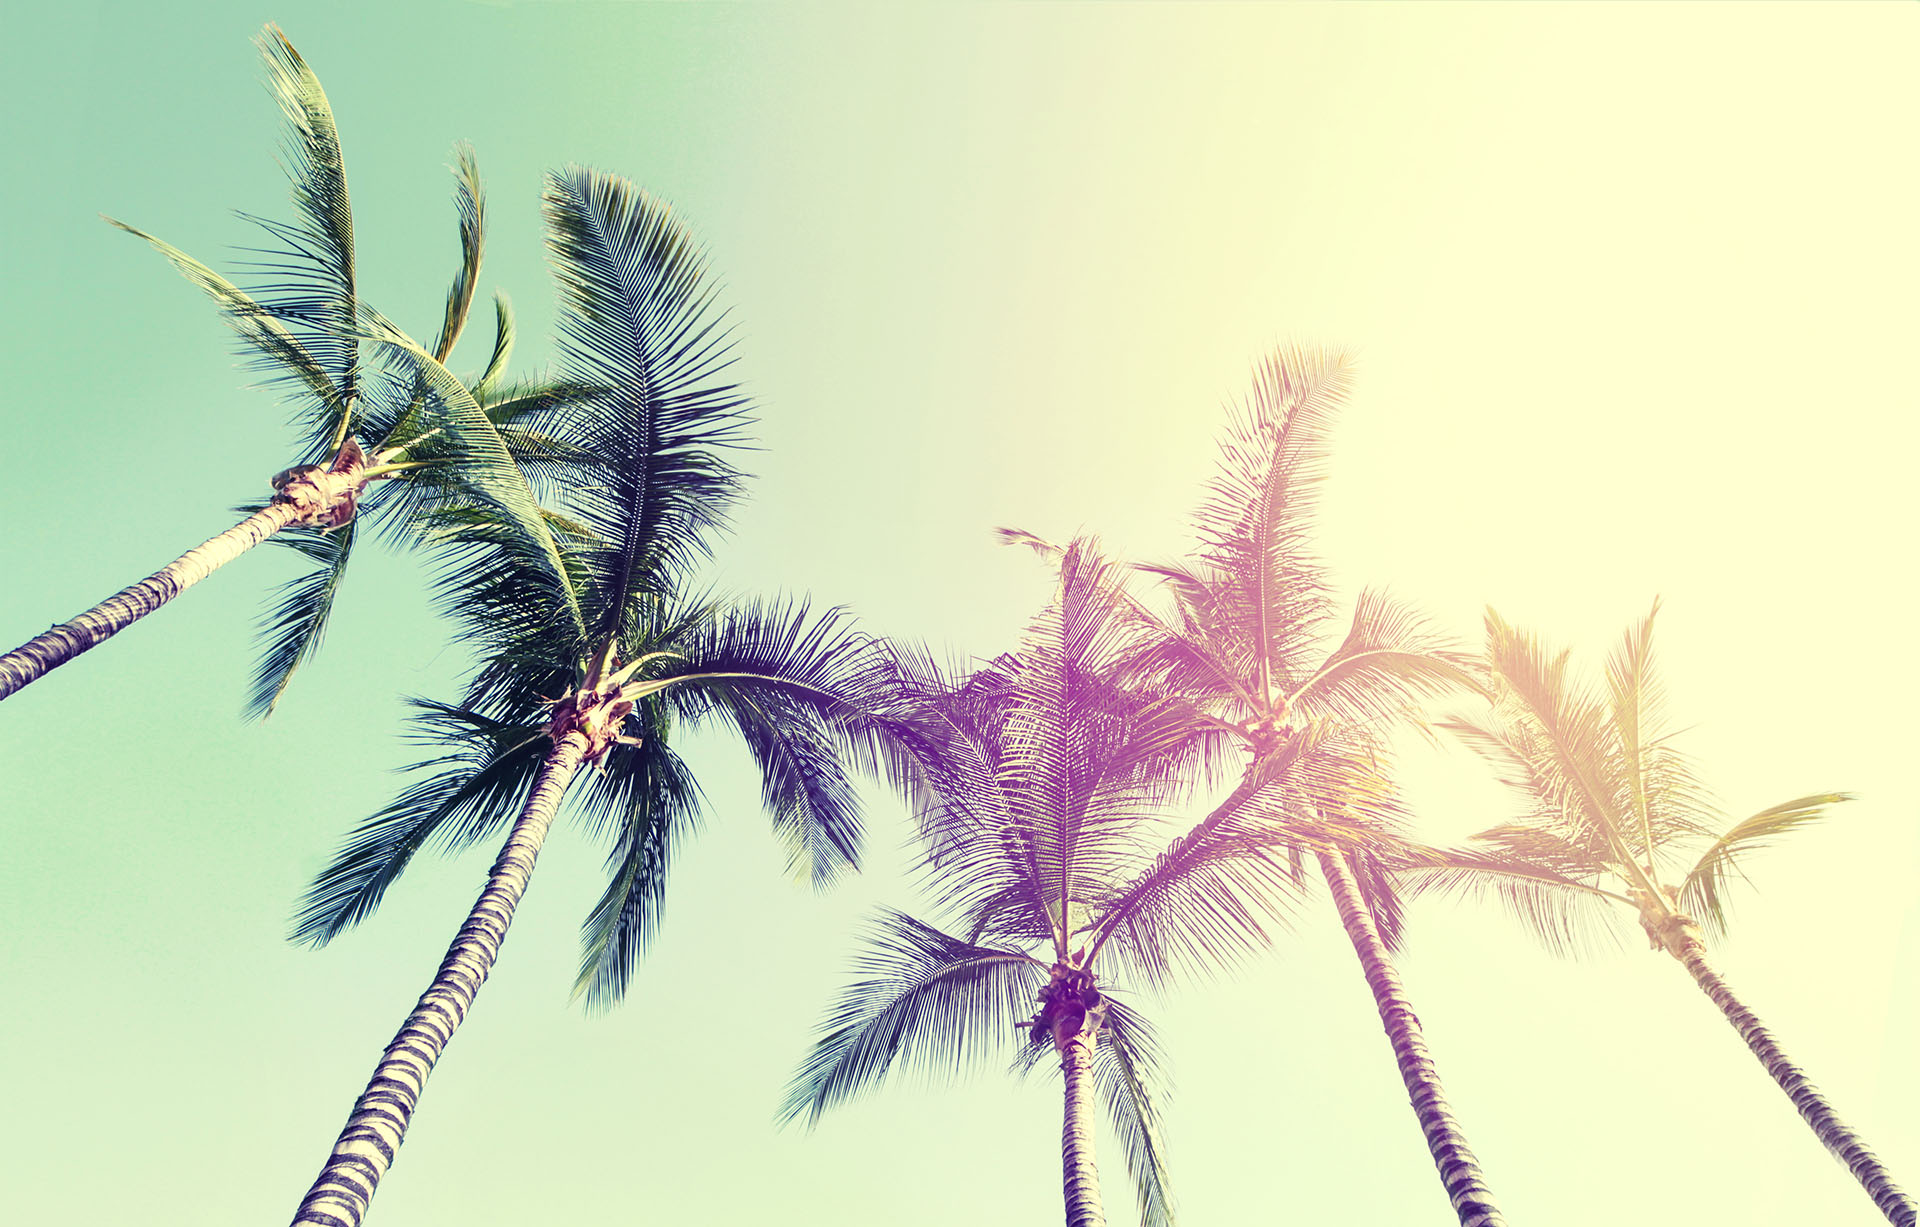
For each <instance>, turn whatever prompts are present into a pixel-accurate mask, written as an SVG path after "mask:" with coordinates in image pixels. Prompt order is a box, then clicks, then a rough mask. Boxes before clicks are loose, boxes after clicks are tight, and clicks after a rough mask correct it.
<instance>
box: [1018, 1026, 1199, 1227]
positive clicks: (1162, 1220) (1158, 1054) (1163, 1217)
mask: <svg viewBox="0 0 1920 1227" xmlns="http://www.w3.org/2000/svg"><path fill="white" fill-rule="evenodd" d="M1101 998H1102V1000H1104V1001H1105V1002H1106V1007H1107V1008H1106V1016H1105V1019H1104V1021H1103V1022H1102V1023H1101V1025H1100V1029H1099V1030H1098V1031H1096V1032H1095V1033H1094V1049H1093V1079H1094V1086H1095V1088H1096V1089H1097V1090H1098V1092H1099V1094H1100V1100H1101V1105H1102V1106H1103V1107H1104V1108H1105V1109H1106V1112H1107V1122H1108V1124H1109V1125H1110V1126H1111V1127H1112V1129H1113V1131H1114V1135H1115V1137H1116V1138H1117V1139H1118V1140H1119V1142H1120V1149H1121V1150H1122V1152H1124V1154H1125V1155H1126V1159H1127V1174H1128V1175H1129V1176H1131V1177H1132V1178H1133V1191H1134V1196H1135V1198H1136V1199H1137V1200H1138V1202H1139V1205H1140V1222H1141V1227H1172V1224H1173V1222H1174V1215H1173V1196H1172V1190H1171V1188H1170V1186H1169V1183H1168V1177H1167V1159H1166V1143H1165V1142H1164V1141H1162V1140H1161V1129H1160V1112H1159V1105H1160V1104H1162V1103H1164V1102H1166V1099H1167V1094H1168V1088H1169V1085H1170V1083H1169V1081H1168V1079H1167V1077H1166V1074H1165V1063H1166V1058H1165V1056H1164V1054H1163V1051H1162V1049H1161V1047H1160V1044H1159V1041H1158V1039H1157V1038H1156V1037H1155V1036H1154V1034H1153V1030H1152V1028H1151V1026H1150V1025H1149V1024H1148V1023H1147V1020H1146V1019H1145V1017H1143V1016H1142V1015H1141V1014H1140V1013H1139V1011H1137V1010H1134V1009H1133V1008H1132V1007H1130V1006H1128V1005H1127V1004H1126V1003H1125V1002H1124V1001H1123V1000H1121V999H1120V997H1118V996H1117V995H1116V994H1115V993H1113V992H1112V991H1106V992H1103V993H1101ZM1057 1055H1058V1050H1057V1049H1056V1048H1054V1046H1053V1045H1052V1044H1051V1043H1049V1042H1048V1041H1047V1039H1046V1037H1045V1036H1044V1035H1043V1036H1041V1037H1039V1038H1037V1039H1031V1040H1030V1041H1029V1042H1027V1043H1025V1044H1022V1045H1021V1046H1020V1048H1019V1049H1018V1050H1017V1051H1016V1052H1015V1054H1014V1058H1013V1062H1012V1066H1011V1072H1012V1073H1013V1074H1014V1076H1016V1077H1020V1078H1024V1077H1027V1076H1029V1075H1030V1074H1032V1073H1033V1071H1034V1070H1035V1069H1037V1068H1039V1067H1040V1066H1041V1065H1042V1064H1045V1065H1046V1066H1047V1067H1048V1069H1049V1070H1050V1071H1051V1072H1052V1073H1055V1074H1058V1073H1059V1072H1060V1066H1059V1064H1058V1062H1054V1061H1048V1060H1047V1058H1048V1057H1053V1056H1057ZM1156 1101H1157V1102H1156Z"/></svg>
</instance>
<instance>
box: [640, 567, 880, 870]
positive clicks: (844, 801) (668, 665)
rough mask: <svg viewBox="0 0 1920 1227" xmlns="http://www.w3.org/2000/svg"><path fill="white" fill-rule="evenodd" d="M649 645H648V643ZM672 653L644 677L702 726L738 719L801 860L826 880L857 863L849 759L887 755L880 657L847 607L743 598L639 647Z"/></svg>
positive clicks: (770, 803)
mask: <svg viewBox="0 0 1920 1227" xmlns="http://www.w3.org/2000/svg"><path fill="white" fill-rule="evenodd" d="M643 645H644V646H643ZM649 650H665V651H670V652H671V654H672V655H671V658H669V659H667V660H665V661H664V662H663V667H662V668H661V669H660V670H659V671H658V672H657V674H655V675H653V676H652V677H650V678H649V679H648V680H647V681H646V682H645V683H644V685H646V686H648V687H651V688H654V689H656V690H658V691H660V692H661V693H663V694H664V695H665V696H666V698H667V700H668V701H669V702H671V703H673V704H674V706H675V707H676V709H677V710H678V711H679V713H680V714H681V715H682V716H683V717H684V718H685V719H687V720H688V721H689V722H690V723H691V724H693V725H695V726H698V725H701V724H703V723H706V722H708V721H710V720H720V721H723V722H725V723H726V724H728V725H730V726H731V727H732V729H733V730H734V732H736V733H737V734H738V735H739V736H740V738H741V740H742V741H744V742H745V743H746V746H747V749H748V751H749V752H750V753H751V754H752V755H753V757H754V761H755V763H756V765H757V766H758V767H759V769H760V780H761V801H762V804H763V805H764V807H765V809H766V810H767V813H768V815H769V816H770V817H771V818H772V819H773V823H774V829H775V831H776V833H778V834H779V835H780V836H781V837H782V838H783V839H784V840H785V841H786V842H787V845H788V848H789V851H790V853H791V854H792V857H793V863H794V864H795V865H796V867H805V868H806V869H807V870H808V871H809V872H810V873H811V875H812V878H813V881H814V883H815V885H817V886H825V885H827V884H828V883H830V882H831V881H832V880H833V879H834V878H835V877H836V876H837V875H838V874H839V873H840V871H841V870H843V869H846V868H850V867H853V866H855V865H857V863H858V858H859V850H860V839H861V821H860V811H859V802H858V798H857V797H856V795H855V793H854V791H853V786H852V783H851V781H850V780H849V779H848V778H847V774H846V771H845V768H844V767H843V765H842V764H843V760H845V759H846V758H847V757H849V756H851V757H852V759H853V760H855V761H856V762H860V763H862V764H871V763H873V762H874V761H875V759H874V753H873V750H872V740H873V738H874V737H876V736H878V735H879V730H878V728H877V726H876V724H875V723H874V722H873V721H872V720H871V719H870V717H871V715H872V714H873V708H872V706H871V703H872V699H871V697H870V688H871V685H872V677H873V670H874V669H875V667H876V658H875V656H874V654H873V652H872V649H871V645H870V643H869V642H868V641H867V640H866V639H865V638H864V637H863V636H860V635H858V634H856V633H855V632H854V631H853V629H852V626H851V624H850V622H849V620H848V619H847V618H846V616H845V615H844V613H843V612H842V611H840V610H837V609H833V610H828V611H826V612H825V613H824V614H822V615H819V616H817V617H816V616H815V615H814V614H813V613H812V612H811V611H810V610H809V609H808V608H807V606H806V605H805V604H804V603H801V602H777V601H742V602H738V603H736V604H733V605H731V606H729V607H727V608H726V609H725V610H724V611H716V612H711V613H709V614H707V615H706V616H704V617H701V618H700V619H699V620H698V621H697V622H695V623H693V624H692V625H691V626H690V628H689V629H688V631H687V632H686V633H684V634H682V635H673V636H667V637H659V638H655V637H653V636H646V637H644V638H643V639H641V640H640V641H638V642H634V643H632V644H631V645H630V650H629V651H628V652H627V653H626V657H627V658H628V659H636V660H637V659H639V658H640V657H641V656H642V655H643V654H644V653H645V652H646V651H649Z"/></svg>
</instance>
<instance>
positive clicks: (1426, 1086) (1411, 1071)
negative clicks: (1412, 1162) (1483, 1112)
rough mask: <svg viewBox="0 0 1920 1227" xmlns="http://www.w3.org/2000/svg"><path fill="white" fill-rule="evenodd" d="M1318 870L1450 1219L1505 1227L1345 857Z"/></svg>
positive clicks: (1323, 859) (1468, 1225) (1327, 859)
mask: <svg viewBox="0 0 1920 1227" xmlns="http://www.w3.org/2000/svg"><path fill="white" fill-rule="evenodd" d="M1320 869H1321V872H1322V873H1324V874H1325V875H1326V878H1327V888H1328V889H1329V890H1331V891H1332V892H1333V901H1334V903H1335V904H1336V905H1337V906H1338V907H1339V909H1340V921H1341V923H1342V924H1343V925H1345V926H1346V930H1347V936H1348V937H1349V938H1351V939H1352V940H1353V950H1354V953H1355V954H1357V955H1359V956H1360V966H1361V969H1362V970H1363V971H1365V973H1366V977H1367V984H1368V986H1369V987H1371V988H1372V989H1373V1000H1374V1004H1375V1005H1376V1006H1377V1007H1379V1010H1380V1022H1381V1025H1382V1026H1384V1027H1385V1028H1386V1032H1387V1038H1388V1040H1390V1041H1392V1043H1393V1058H1394V1060H1395V1061H1396V1062H1398V1063H1399V1066H1400V1080H1401V1081H1402V1082H1404V1083H1406V1086H1407V1095H1408V1096H1409V1097H1410V1099H1411V1100H1412V1103H1413V1114H1414V1116H1415V1117H1417V1118H1418V1119H1419V1121H1420V1132H1421V1133H1423V1134H1425V1135H1426V1138H1427V1150H1428V1151H1429V1152H1431V1153H1432V1155H1433V1165H1434V1167H1435V1168H1437V1169H1438V1170H1439V1172H1440V1183H1441V1185H1442V1186H1443V1187H1444V1188H1445V1189H1446V1190H1447V1198H1448V1200H1449V1201H1451V1202H1452V1203H1453V1210H1454V1213H1455V1214H1457V1215H1459V1216H1460V1227H1505V1223H1506V1219H1504V1218H1502V1217H1501V1215H1500V1210H1499V1207H1498V1206H1496V1205H1494V1201H1493V1194H1492V1193H1491V1192H1489V1191H1488V1190H1487V1186H1486V1182H1485V1181H1484V1180H1483V1179H1482V1178H1481V1174H1480V1164H1479V1161H1478V1160H1476V1159H1475V1158H1474V1157H1473V1151H1472V1150H1471V1149H1470V1148H1469V1147H1468V1146H1467V1138H1466V1134H1465V1133H1464V1132H1462V1130H1461V1128H1460V1122H1459V1121H1457V1120H1455V1119H1454V1118H1453V1111H1452V1109H1450V1108H1449V1107H1448V1106H1447V1097H1446V1094H1445V1092H1443V1091H1442V1090H1441V1089H1440V1074H1439V1072H1438V1071H1437V1070H1435V1068H1434V1065H1433V1058H1432V1057H1431V1056H1430V1055H1428V1053H1427V1041H1426V1038H1425V1036H1423V1035H1422V1034H1421V1031H1420V1017H1419V1015H1417V1014H1415V1013H1414V1012H1413V1007H1412V1006H1411V1005H1410V1004H1409V1003H1408V1001H1407V994H1406V991H1405V990H1404V989H1403V988H1402V987H1401V985H1400V975H1399V973H1398V972H1396V971H1394V969H1393V961H1392V958H1391V956H1390V955H1388V953H1387V947H1386V943H1385V942H1383V941H1381V940H1380V933H1379V930H1377V929H1376V928H1375V927H1374V924H1373V913H1372V912H1370V911H1369V910H1368V909H1367V904H1366V900H1365V899H1363V898H1361V896H1360V887H1359V885H1358V884H1357V883H1356V882H1355V881H1354V877H1353V870H1352V869H1351V868H1350V867H1349V866H1348V865H1347V858H1346V856H1345V854H1344V853H1341V852H1337V851H1332V850H1322V851H1321V853H1320Z"/></svg>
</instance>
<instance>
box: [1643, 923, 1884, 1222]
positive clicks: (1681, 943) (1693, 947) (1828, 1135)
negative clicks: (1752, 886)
mask: <svg viewBox="0 0 1920 1227" xmlns="http://www.w3.org/2000/svg"><path fill="white" fill-rule="evenodd" d="M1676 944H1677V945H1678V947H1679V948H1678V949H1677V950H1673V951H1672V953H1673V956H1674V957H1675V958H1677V959H1679V960H1680V963H1681V965H1682V966H1683V967H1685V968H1686V969H1687V971H1688V972H1689V973H1690V974H1691V975H1692V976H1693V982H1694V983H1695V984H1698V985H1699V986H1700V991H1701V992H1703V993H1705V994H1706V995H1707V996H1708V997H1709V998H1711V999H1712V1001H1713V1004H1715V1005H1717V1006H1719V1007H1720V1012H1721V1013H1722V1014H1725V1015H1726V1016H1727V1021H1728V1022H1730V1023H1732V1024H1733V1029H1734V1030H1736V1031H1738V1032H1739V1033H1740V1038H1741V1039H1744V1040H1745V1041H1747V1047H1748V1048H1750V1049H1752V1050H1753V1055H1754V1056H1756V1057H1758V1058H1759V1060H1760V1064H1762V1065H1764V1066H1765V1067H1766V1070H1767V1073H1768V1074H1769V1075H1770V1076H1771V1077H1772V1078H1773V1080H1774V1081H1775V1082H1777V1083H1778V1084H1779V1085H1780V1089H1781V1090H1783V1091H1785V1092H1786V1093H1787V1098H1788V1099H1791V1100H1792V1101H1793V1106H1794V1107H1795V1108H1797V1109H1799V1111H1800V1117H1801V1119H1802V1120H1804V1121H1806V1122H1807V1125H1808V1127H1810V1128H1811V1129H1812V1130H1813V1132H1814V1136H1816V1137H1818V1138H1819V1139H1820V1140H1821V1141H1822V1142H1824V1143H1825V1144H1826V1147H1827V1149H1828V1150H1830V1151H1832V1152H1833V1153H1834V1155H1835V1156H1837V1157H1838V1158H1839V1160H1840V1161H1841V1162H1842V1163H1844V1164H1846V1165H1847V1170H1848V1171H1850V1172H1852V1173H1853V1178H1854V1179H1855V1180H1858V1181H1859V1182H1860V1187H1861V1188H1863V1189H1865V1190H1866V1191H1867V1196H1868V1197H1871V1198H1873V1204H1874V1205H1876V1206H1878V1207H1880V1213H1882V1214H1884V1215H1886V1216H1887V1221H1889V1222H1891V1223H1896V1224H1898V1225H1899V1227H1914V1223H1915V1220H1916V1216H1920V1211H1916V1209H1915V1207H1914V1204H1913V1202H1912V1201H1911V1200H1910V1199H1909V1198H1908V1197H1907V1195H1906V1194H1905V1193H1903V1192H1901V1191H1900V1186H1899V1185H1897V1184H1895V1183H1894V1182H1893V1177H1892V1176H1889V1175H1888V1174H1887V1169H1886V1168H1884V1167H1881V1166H1880V1160H1878V1159H1876V1158H1874V1156H1873V1152H1872V1151H1871V1150H1868V1149H1867V1144H1866V1143H1865V1142H1863V1141H1861V1140H1860V1136H1859V1135H1858V1134H1856V1133H1855V1132H1854V1131H1853V1130H1852V1129H1850V1128H1848V1127H1847V1124H1846V1122H1845V1121H1843V1120H1841V1119H1840V1116H1839V1114H1838V1113H1837V1112H1835V1111H1834V1110H1833V1105H1832V1104H1830V1103H1828V1102H1827V1099H1826V1096H1824V1095H1822V1094H1821V1093H1820V1091H1819V1089H1818V1088H1817V1087H1815V1086H1814V1085H1813V1083H1812V1082H1810V1081H1808V1080H1807V1076H1806V1074H1804V1073H1802V1072H1801V1071H1800V1067H1799V1066H1797V1065H1795V1064H1794V1063H1793V1062H1792V1061H1789V1060H1788V1059H1787V1054H1786V1053H1785V1052H1783V1051H1781V1049H1780V1045H1778V1044H1776V1043H1775V1042H1774V1040H1773V1036H1772V1035H1771V1034H1770V1033H1769V1032H1768V1031H1767V1029H1766V1027H1764V1026H1763V1025H1761V1022H1760V1020H1759V1019H1758V1018H1756V1017H1754V1014H1753V1011H1752V1010H1749V1009H1748V1008H1747V1007H1746V1006H1744V1005H1742V1004H1741V1003H1740V999H1739V998H1738V997H1735V996H1734V995H1733V990H1732V989H1730V988H1728V987H1727V982H1726V981H1725V980H1722V979H1721V978H1720V975H1719V973H1718V972H1716V971H1714V970H1713V968H1711V967H1709V966H1708V965H1707V959H1706V951H1705V950H1704V949H1703V948H1702V947H1701V945H1700V942H1699V939H1698V938H1695V937H1693V936H1691V935H1690V934H1689V935H1686V936H1682V937H1680V938H1679V940H1678V942H1677V943H1676Z"/></svg>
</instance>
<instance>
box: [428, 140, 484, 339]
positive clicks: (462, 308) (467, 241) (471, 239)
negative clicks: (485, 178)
mask: <svg viewBox="0 0 1920 1227" xmlns="http://www.w3.org/2000/svg"><path fill="white" fill-rule="evenodd" d="M453 160H454V167H453V177H454V191H453V205H454V208H455V210H456V211H458V213H459V215H460V267H459V270H458V271H456V272H455V273H454V275H453V286H452V288H450V289H449V290H448V291H447V309H446V313H445V315H444V316H443V317H442V318H441V321H440V335H439V337H437V338H436V339H435V340H434V343H433V359H434V361H435V362H438V363H440V364H442V365H445V364H446V361H447V359H448V358H449V357H451V356H452V354H453V347H454V344H455V343H456V342H457V341H459V339H460V333H461V331H462V330H463V329H465V328H466V326H467V312H468V311H469V310H471V309H472V307H473V291H474V289H475V287H476V286H477V285H478V284H479V281H480V260H481V256H482V253H483V248H484V243H485V228H486V211H487V204H486V196H485V195H484V194H483V193H482V192H481V190H480V164H479V162H478V161H476V160H475V159H474V156H473V146H471V145H468V144H467V143H465V142H464V141H463V142H461V143H460V144H458V145H456V146H454V149H453Z"/></svg>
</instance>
